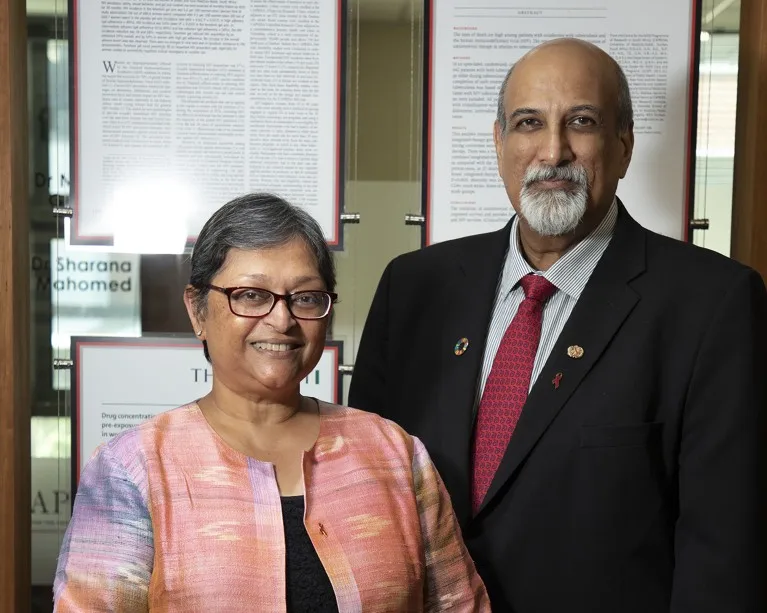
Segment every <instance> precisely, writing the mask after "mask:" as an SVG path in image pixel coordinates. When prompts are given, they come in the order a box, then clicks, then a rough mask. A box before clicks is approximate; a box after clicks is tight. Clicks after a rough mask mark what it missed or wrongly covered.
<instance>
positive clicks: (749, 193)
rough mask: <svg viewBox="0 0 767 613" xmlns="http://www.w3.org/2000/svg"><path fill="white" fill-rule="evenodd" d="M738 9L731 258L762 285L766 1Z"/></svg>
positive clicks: (766, 256) (750, 1) (765, 260)
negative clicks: (757, 274)
mask: <svg viewBox="0 0 767 613" xmlns="http://www.w3.org/2000/svg"><path fill="white" fill-rule="evenodd" d="M740 11H741V12H740V50H739V54H738V105H737V114H736V119H735V162H734V164H735V169H734V176H733V198H732V247H731V255H732V257H733V258H735V259H736V260H739V261H740V262H743V263H744V264H747V265H749V266H751V267H752V268H755V269H756V270H757V271H759V272H760V273H761V275H762V278H763V279H764V280H765V281H766V282H767V181H765V176H767V158H765V151H766V149H765V147H766V146H767V2H766V1H765V0H742V2H741V9H740Z"/></svg>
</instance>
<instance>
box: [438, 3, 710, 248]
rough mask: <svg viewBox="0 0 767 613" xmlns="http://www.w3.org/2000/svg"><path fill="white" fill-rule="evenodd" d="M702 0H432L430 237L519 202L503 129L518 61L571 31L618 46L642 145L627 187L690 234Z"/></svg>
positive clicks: (664, 226) (652, 224)
mask: <svg viewBox="0 0 767 613" xmlns="http://www.w3.org/2000/svg"><path fill="white" fill-rule="evenodd" d="M699 3H700V0H679V1H675V2H668V0H647V1H646V2H626V1H625V0H598V1H596V0H556V2H553V1H543V2H535V3H532V2H528V3H527V4H524V3H522V4H520V3H512V4H510V3H509V2H507V1H506V0H487V1H483V2H481V3H478V2H465V1H457V0H439V1H438V2H437V1H434V0H427V3H426V15H427V17H426V21H427V38H428V40H427V44H426V48H427V53H426V59H427V61H426V66H427V74H426V76H425V79H424V83H425V88H426V104H425V105H424V108H425V122H424V125H425V137H426V141H427V143H426V156H425V160H424V165H425V169H424V176H425V181H424V205H423V206H424V216H425V218H426V229H425V232H424V234H425V243H426V244H431V243H437V242H441V241H445V240H448V239H452V238H457V237H461V236H466V235H470V234H478V233H480V232H488V231H492V230H497V229H499V228H501V227H502V226H503V225H504V224H505V223H506V222H508V220H509V218H510V217H511V214H512V212H513V211H512V209H511V206H510V203H509V200H508V197H507V195H506V192H505V189H504V187H503V184H502V182H501V180H500V178H499V176H498V169H497V164H496V155H495V149H494V147H493V138H492V129H493V123H494V121H495V117H496V110H497V101H498V91H499V89H500V86H501V83H502V82H503V79H504V77H505V75H506V73H507V71H508V69H509V68H510V67H511V65H512V64H513V63H514V62H516V61H517V60H519V59H520V58H521V57H522V56H523V55H524V54H525V53H526V52H527V51H529V50H530V49H532V48H533V47H535V46H536V45H538V44H539V43H541V42H544V41H546V40H550V39H553V38H559V37H563V36H572V37H576V38H580V39H584V40H587V41H590V42H592V43H594V44H596V45H597V46H599V47H600V48H602V49H604V50H605V51H607V52H608V53H609V54H610V55H612V56H613V57H614V58H615V59H616V60H617V62H618V63H619V64H620V65H621V67H622V68H623V70H624V72H625V73H626V77H627V79H628V81H629V86H630V88H631V94H632V99H633V104H634V134H635V137H636V140H635V146H634V154H633V158H632V162H631V166H630V168H629V171H628V175H627V176H626V178H625V179H624V180H622V181H621V182H620V184H619V186H618V196H619V197H620V198H621V200H622V201H623V202H624V204H625V205H626V207H627V209H628V210H629V212H630V214H631V215H632V216H634V218H635V219H637V221H639V222H640V223H641V224H642V225H644V226H645V227H647V228H649V229H651V230H654V231H656V232H659V233H661V234H665V235H668V236H672V237H674V238H679V239H686V238H687V229H688V226H689V210H690V199H691V198H692V192H691V185H692V173H693V172H694V165H693V164H692V163H691V162H692V161H693V160H694V157H693V156H694V135H695V131H694V129H693V127H694V125H695V123H694V122H695V109H696V98H697V91H696V89H697V88H696V79H697V76H696V75H697V58H696V55H697V53H696V50H697V49H698V44H697V41H698V38H699V30H700V28H699V25H698V21H699V15H700V6H699Z"/></svg>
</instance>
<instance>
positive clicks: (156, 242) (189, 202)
mask: <svg viewBox="0 0 767 613" xmlns="http://www.w3.org/2000/svg"><path fill="white" fill-rule="evenodd" d="M70 15H71V16H72V36H71V54H70V57H71V58H72V101H73V102H72V139H71V148H72V154H71V156H70V159H71V164H72V177H73V179H72V180H73V190H72V207H73V209H74V215H73V218H72V223H71V228H70V233H69V236H70V242H71V243H72V244H74V245H102V246H111V247H113V248H114V249H115V250H116V251H120V252H123V253H180V252H182V251H183V250H184V248H188V247H189V246H190V245H191V244H193V243H194V240H195V239H196V236H197V233H198V232H199V230H200V228H201V227H202V224H203V223H204V222H205V220H206V219H207V218H208V217H209V216H210V214H211V213H212V212H213V211H214V210H216V209H217V208H218V207H220V206H221V205H222V204H224V203H225V202H226V201H228V200H230V199H231V198H233V197H235V196H238V195H242V194H244V193H248V192H255V191H262V192H272V193H276V194H278V195H280V196H283V197H285V198H287V199H288V200H289V201H291V202H293V203H294V204H297V205H300V206H302V207H304V208H305V209H306V210H307V211H308V212H310V213H311V214H312V216H313V217H314V218H315V219H316V220H317V221H318V222H319V223H320V225H321V226H322V228H323V231H324V233H325V237H326V239H327V241H328V244H329V245H330V246H331V247H332V248H334V249H341V248H342V247H343V244H342V242H343V235H342V232H341V222H340V213H341V211H342V210H343V206H342V199H343V167H344V165H343V160H344V123H345V122H344V91H345V87H344V75H345V68H344V66H345V54H344V49H345V45H344V44H343V41H344V36H345V21H346V19H345V18H346V2H345V0H226V1H219V0H205V1H203V0H184V1H183V2H182V1H178V2H169V1H168V0H144V1H143V2H140V3H135V2H126V1H125V0H88V1H87V2H86V1H84V0H70Z"/></svg>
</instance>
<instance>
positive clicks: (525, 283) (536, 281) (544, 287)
mask: <svg viewBox="0 0 767 613" xmlns="http://www.w3.org/2000/svg"><path fill="white" fill-rule="evenodd" d="M519 282H520V284H521V285H522V289H523V290H525V298H529V299H530V300H535V301H537V302H540V303H545V302H546V301H547V300H548V299H549V298H551V297H552V296H553V295H554V292H556V291H557V286H556V285H554V284H553V283H552V282H551V281H549V280H548V279H546V277H543V276H541V275H533V274H529V275H525V276H524V277H522V278H521V279H520V280H519Z"/></svg>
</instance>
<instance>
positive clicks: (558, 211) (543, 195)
mask: <svg viewBox="0 0 767 613" xmlns="http://www.w3.org/2000/svg"><path fill="white" fill-rule="evenodd" d="M556 179H561V180H567V181H572V182H573V186H572V187H571V188H568V189H542V188H540V187H538V186H537V185H536V184H535V183H536V181H539V180H556ZM587 185H588V181H587V179H586V173H585V171H583V170H582V169H581V168H578V167H569V168H551V167H538V168H531V169H529V170H528V173H527V176H526V177H525V186H524V187H523V188H522V191H521V192H520V194H519V208H520V216H521V217H523V218H524V219H525V221H527V224H528V225H529V226H530V228H531V229H532V230H533V231H534V232H535V233H536V234H539V235H541V236H562V235H564V234H569V233H570V232H572V231H573V230H575V228H576V227H578V224H579V223H580V222H581V220H582V219H583V216H584V214H585V213H586V203H587V201H588V187H587Z"/></svg>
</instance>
